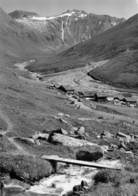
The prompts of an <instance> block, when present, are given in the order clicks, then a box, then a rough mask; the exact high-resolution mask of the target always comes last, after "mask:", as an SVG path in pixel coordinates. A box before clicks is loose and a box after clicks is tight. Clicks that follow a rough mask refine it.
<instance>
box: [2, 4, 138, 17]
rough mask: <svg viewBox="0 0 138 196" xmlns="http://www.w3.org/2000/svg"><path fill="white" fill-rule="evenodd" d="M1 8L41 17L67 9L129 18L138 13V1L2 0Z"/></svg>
mask: <svg viewBox="0 0 138 196" xmlns="http://www.w3.org/2000/svg"><path fill="white" fill-rule="evenodd" d="M0 7H2V8H3V9H4V10H5V11H7V12H10V11H13V10H15V9H20V10H27V11H35V12H37V13H38V14H40V15H41V16H51V15H56V14H59V13H61V12H64V11H66V10H67V9H80V10H85V11H87V12H91V13H96V14H108V15H112V16H117V17H125V18H128V17H130V16H132V15H134V14H136V13H138V0H0Z"/></svg>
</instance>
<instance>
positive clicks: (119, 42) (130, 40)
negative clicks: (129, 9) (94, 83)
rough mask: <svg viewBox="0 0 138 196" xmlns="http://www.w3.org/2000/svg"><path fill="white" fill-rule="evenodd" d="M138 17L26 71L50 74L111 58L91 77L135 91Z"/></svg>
mask: <svg viewBox="0 0 138 196" xmlns="http://www.w3.org/2000/svg"><path fill="white" fill-rule="evenodd" d="M137 50H138V14H137V15H135V16H133V17H131V18H130V19H128V20H127V21H125V22H123V23H121V24H119V25H117V26H115V27H113V28H111V29H109V30H107V31H105V32H103V33H101V34H99V35H96V36H94V38H92V39H90V40H88V41H86V42H84V43H79V44H78V45H76V46H74V47H71V48H70V49H68V50H66V51H64V52H62V53H60V54H59V55H58V56H56V57H54V58H49V59H48V60H47V62H46V63H45V62H44V59H41V61H40V62H39V66H37V65H38V64H37V65H33V66H30V67H29V69H30V70H31V71H34V72H35V71H38V72H41V73H45V74H47V73H50V72H58V71H62V70H66V69H69V68H75V67H79V66H84V65H85V64H86V63H87V62H89V61H91V60H92V61H94V60H96V61H99V60H104V59H111V60H110V61H109V62H108V64H106V65H104V66H102V67H101V68H97V69H96V70H93V71H92V72H90V75H92V76H93V77H95V78H97V79H100V80H102V81H104V82H106V81H108V82H110V83H112V84H114V85H119V86H123V87H124V86H126V87H133V88H137V84H138V83H137V78H138V66H137V64H138V59H137Z"/></svg>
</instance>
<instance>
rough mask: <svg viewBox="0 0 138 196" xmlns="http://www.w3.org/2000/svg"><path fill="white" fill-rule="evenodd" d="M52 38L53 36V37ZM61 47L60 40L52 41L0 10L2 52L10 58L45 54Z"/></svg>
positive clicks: (0, 43)
mask: <svg viewBox="0 0 138 196" xmlns="http://www.w3.org/2000/svg"><path fill="white" fill-rule="evenodd" d="M51 37H52V36H51ZM59 46H61V40H60V38H59V39H58V38H56V40H55V39H53V37H52V38H51V39H50V38H49V36H48V35H45V36H44V35H43V34H41V33H40V32H39V31H38V30H35V31H34V30H32V29H31V28H29V27H26V26H24V25H22V24H20V23H18V22H16V21H15V20H13V19H12V18H11V17H10V16H9V15H8V14H6V13H5V12H4V11H3V10H2V9H0V52H1V53H3V54H4V55H10V56H16V57H17V56H19V57H20V58H21V57H24V56H29V55H30V54H37V55H38V54H40V53H41V54H44V53H46V52H48V51H53V50H55V49H57V48H59Z"/></svg>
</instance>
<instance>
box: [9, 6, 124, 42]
mask: <svg viewBox="0 0 138 196" xmlns="http://www.w3.org/2000/svg"><path fill="white" fill-rule="evenodd" d="M9 15H10V16H11V17H12V18H13V19H14V20H15V21H16V22H18V23H20V24H23V25H24V26H25V27H29V28H31V29H32V30H37V31H39V32H40V33H41V34H43V36H44V37H45V36H47V37H48V39H49V40H53V41H55V40H58V39H61V42H62V43H63V44H65V45H67V46H72V45H74V44H77V43H79V42H82V41H85V40H88V39H90V38H92V37H93V36H94V35H97V34H99V33H101V32H103V31H105V30H107V29H109V28H111V27H113V26H115V25H117V24H119V23H121V22H123V21H124V19H119V18H116V17H111V16H107V15H96V14H88V13H86V12H85V11H80V10H68V11H66V12H64V13H62V14H60V15H57V16H52V17H40V16H38V15H37V14H36V13H30V12H25V11H18V10H17V11H14V12H12V13H10V14H9Z"/></svg>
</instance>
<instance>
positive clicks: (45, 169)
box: [0, 153, 52, 184]
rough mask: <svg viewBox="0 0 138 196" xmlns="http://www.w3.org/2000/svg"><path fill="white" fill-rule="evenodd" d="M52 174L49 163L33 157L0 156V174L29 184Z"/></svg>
mask: <svg viewBox="0 0 138 196" xmlns="http://www.w3.org/2000/svg"><path fill="white" fill-rule="evenodd" d="M51 173H52V166H51V165H50V163H49V162H47V161H43V160H41V159H39V158H34V157H33V156H25V155H16V154H15V155H11V154H8V153H6V154H0V174H9V175H10V177H11V178H12V179H18V180H21V181H24V182H27V183H29V184H32V183H33V182H35V181H38V180H40V179H42V178H43V177H47V176H49V175H50V174H51Z"/></svg>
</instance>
